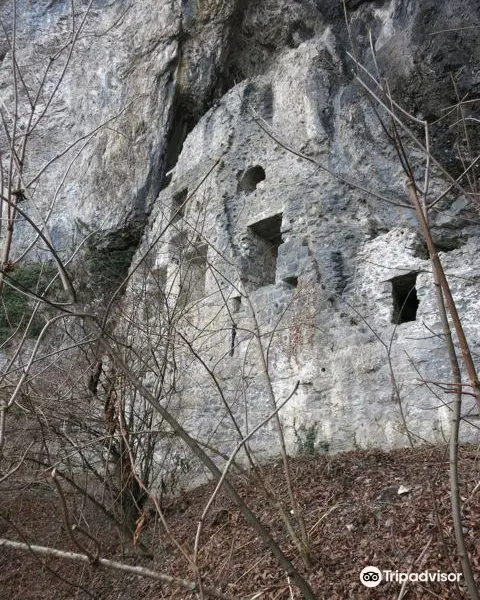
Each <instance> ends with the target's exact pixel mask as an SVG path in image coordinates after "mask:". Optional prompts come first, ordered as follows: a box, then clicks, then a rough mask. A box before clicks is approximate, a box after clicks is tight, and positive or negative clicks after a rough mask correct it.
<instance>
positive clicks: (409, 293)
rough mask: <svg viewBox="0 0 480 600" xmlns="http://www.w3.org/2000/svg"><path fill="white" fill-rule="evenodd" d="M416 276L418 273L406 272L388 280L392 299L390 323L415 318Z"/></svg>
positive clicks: (417, 303) (397, 323)
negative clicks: (390, 285)
mask: <svg viewBox="0 0 480 600" xmlns="http://www.w3.org/2000/svg"><path fill="white" fill-rule="evenodd" d="M417 276H418V273H406V274H405V275H399V276H398V277H394V278H393V279H391V280H390V281H391V283H392V299H393V311H392V323H395V324H396V325H399V324H401V323H408V322H410V321H415V320H416V319H417V309H418V305H419V301H418V296H417V288H416V283H417Z"/></svg>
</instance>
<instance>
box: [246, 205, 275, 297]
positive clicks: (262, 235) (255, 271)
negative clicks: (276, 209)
mask: <svg viewBox="0 0 480 600" xmlns="http://www.w3.org/2000/svg"><path fill="white" fill-rule="evenodd" d="M282 217H283V215H282V213H278V214H276V215H273V216H271V217H267V218H266V219H262V220H261V221H257V222H256V223H253V224H252V225H250V226H249V228H248V229H249V231H250V232H251V234H252V242H253V244H252V246H253V247H252V249H251V256H250V258H251V261H249V262H250V264H249V270H250V272H249V274H248V276H249V279H250V281H251V283H252V284H254V286H255V289H257V288H260V287H263V286H265V285H270V284H272V283H275V278H276V271H277V259H278V248H279V246H280V245H281V244H282V242H283V239H282Z"/></svg>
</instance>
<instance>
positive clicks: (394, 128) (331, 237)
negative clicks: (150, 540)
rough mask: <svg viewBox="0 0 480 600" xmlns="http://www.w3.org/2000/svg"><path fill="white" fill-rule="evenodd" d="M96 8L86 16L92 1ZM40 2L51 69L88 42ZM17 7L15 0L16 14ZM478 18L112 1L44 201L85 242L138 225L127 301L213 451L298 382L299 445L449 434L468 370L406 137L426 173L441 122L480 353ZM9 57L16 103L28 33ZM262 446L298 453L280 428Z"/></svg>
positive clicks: (88, 53)
mask: <svg viewBox="0 0 480 600" xmlns="http://www.w3.org/2000/svg"><path fill="white" fill-rule="evenodd" d="M75 4H76V5H78V7H77V8H78V15H77V19H78V21H80V19H81V18H82V14H84V13H85V10H86V7H87V4H88V3H87V2H77V3H75ZM17 5H18V13H19V14H18V27H17V47H18V48H19V50H18V56H19V57H20V59H21V64H22V66H24V68H25V72H26V74H27V75H28V77H27V79H28V81H32V82H34V81H35V77H34V75H35V72H36V71H37V72H40V71H41V69H42V68H44V66H45V65H46V64H47V63H48V60H49V57H51V56H52V53H53V52H55V50H56V49H58V48H59V47H60V46H61V45H62V44H65V43H68V41H69V40H70V38H71V35H72V34H71V15H70V13H69V10H70V3H68V2H63V1H61V0H57V1H55V0H53V1H51V2H47V1H43V0H39V1H37V2H35V1H33V2H31V3H28V2H27V1H26V0H25V1H24V2H22V1H21V0H19V1H18V2H17ZM10 11H11V8H10V2H2V15H3V16H2V19H3V20H4V22H5V23H7V22H11V20H9V16H10V14H9V13H10ZM478 23H480V8H479V6H478V3H477V2H475V1H473V0H455V1H454V2H451V1H448V2H447V1H442V2H439V1H438V0H427V1H425V0H391V1H381V0H377V1H375V2H369V1H363V2H362V1H346V2H345V6H342V3H341V2H338V1H337V0H327V1H322V2H320V1H318V0H317V1H314V0H307V1H305V2H298V1H296V0H265V1H263V2H254V1H248V0H223V1H222V0H181V1H180V0H178V1H177V0H175V1H167V0H160V1H159V0H141V1H139V0H132V1H131V2H128V3H124V2H113V3H107V2H103V1H96V2H94V3H93V5H92V9H91V11H90V14H89V16H88V18H87V20H86V21H85V24H84V27H83V29H82V30H81V33H80V35H79V36H78V41H77V43H76V46H75V49H74V52H73V53H72V58H71V59H70V64H69V65H68V68H67V70H66V72H65V76H64V79H63V81H62V83H61V85H60V86H59V90H58V94H57V95H56V96H55V99H54V101H53V102H52V105H51V106H50V107H49V113H48V114H49V116H46V118H45V119H44V120H43V121H41V122H40V125H39V128H38V130H37V131H35V133H34V134H33V135H32V137H31V141H30V142H29V143H30V144H31V150H30V153H29V155H28V157H29V158H28V164H27V172H28V176H29V177H30V178H33V177H35V175H36V174H37V173H38V172H39V171H40V170H41V169H42V167H43V165H45V164H46V163H48V161H49V160H51V158H52V157H54V156H55V155H57V154H59V153H62V152H63V151H64V150H66V148H67V147H68V145H69V144H71V143H75V145H74V146H73V147H72V148H71V149H70V150H69V151H68V152H66V153H65V155H64V156H62V158H61V159H59V160H58V161H57V162H55V163H54V164H53V165H52V166H51V167H49V168H48V169H46V170H45V171H44V173H43V174H42V176H41V177H40V178H39V179H38V184H37V185H36V186H35V187H34V188H32V192H31V194H30V197H29V201H28V211H29V212H30V213H31V214H32V215H36V214H38V213H39V212H40V213H42V214H43V215H44V217H46V215H47V211H49V210H50V209H51V216H50V217H49V222H48V225H49V230H50V234H51V237H52V241H53V242H54V244H55V245H56V246H57V248H58V249H59V250H61V251H62V252H65V253H67V252H68V251H71V250H72V249H73V248H74V247H75V245H76V244H78V243H79V241H80V240H81V239H82V236H84V235H85V233H86V232H89V233H92V232H95V231H96V232H97V233H96V234H95V235H98V236H100V238H101V239H102V240H103V243H104V244H105V245H106V246H108V245H109V244H110V245H112V244H113V245H114V244H115V239H118V237H117V236H119V235H123V236H125V235H126V233H127V234H128V236H127V237H128V240H129V241H128V245H129V247H133V248H136V249H137V251H136V254H135V256H134V258H133V262H132V265H133V266H134V267H135V268H136V271H135V273H134V275H133V276H132V280H131V283H130V287H129V289H128V291H127V294H126V296H125V297H124V300H123V309H122V311H123V314H125V313H128V314H129V315H130V317H131V318H130V319H129V324H130V325H131V324H132V323H133V322H134V323H135V329H134V331H132V330H131V329H130V330H129V331H128V335H129V337H130V343H131V345H132V347H136V356H137V357H141V360H140V362H141V364H142V369H143V370H142V377H143V379H144V381H145V382H146V383H147V385H149V386H151V387H152V389H156V390H157V391H158V390H159V391H158V394H159V397H162V393H163V392H162V389H164V388H162V389H159V388H158V378H159V374H158V368H159V367H158V364H159V363H161V361H162V360H166V364H168V369H167V371H168V373H167V375H165V373H164V375H165V378H164V380H168V382H169V386H170V387H169V398H170V400H171V401H172V402H175V403H176V404H175V405H176V407H177V410H178V411H179V412H180V413H181V414H182V415H183V418H184V420H185V423H186V424H187V427H188V428H189V429H190V430H191V431H194V432H195V433H196V434H197V435H198V437H200V438H201V439H203V440H204V441H205V442H206V443H208V444H209V445H210V446H217V447H219V448H220V450H221V451H223V452H226V451H228V450H229V449H231V448H232V444H234V443H236V442H237V441H238V436H239V432H238V430H237V429H236V428H235V426H234V425H233V424H232V416H234V417H235V420H236V422H237V424H238V427H239V428H240V429H241V431H242V432H243V433H245V432H247V431H250V430H252V428H253V427H255V426H256V425H257V424H258V423H259V422H260V421H261V420H262V419H263V418H264V417H265V416H266V415H268V414H269V413H270V412H271V411H272V401H274V402H276V403H277V404H279V403H281V402H283V401H284V400H285V399H286V398H288V397H289V396H290V395H291V396H292V397H291V398H290V400H289V401H288V403H287V404H286V405H285V407H284V408H282V410H281V413H280V415H281V419H282V423H283V425H284V431H285V436H286V440H287V445H288V448H289V451H290V452H295V451H297V450H300V451H304V452H314V451H323V450H327V449H330V450H345V449H351V448H355V447H365V446H369V445H379V446H384V447H391V446H400V445H406V444H408V443H409V437H410V440H413V441H417V440H431V441H441V440H443V439H444V438H445V437H448V428H449V425H448V420H449V402H450V401H451V396H450V395H449V394H448V393H445V390H444V389H442V387H439V386H438V385H436V384H435V383H428V382H443V383H445V382H448V381H450V378H451V376H450V373H449V366H448V360H447V357H446V351H445V348H444V344H443V341H442V332H441V324H440V319H439V316H438V314H437V310H436V306H435V298H434V293H433V281H432V273H431V267H430V263H429V260H428V253H427V251H426V246H425V242H424V240H423V238H422V236H421V235H420V232H419V229H418V226H417V222H416V219H415V214H414V212H413V211H412V209H411V208H410V207H409V197H408V192H407V189H406V185H405V182H406V175H405V172H404V170H403V169H402V156H401V154H400V156H399V153H398V152H397V151H396V150H395V147H394V145H393V144H392V139H391V138H392V137H394V136H398V139H400V140H401V141H402V145H403V148H404V150H405V153H406V155H407V156H408V160H409V162H410V165H411V168H412V170H413V174H414V175H415V177H416V178H417V180H418V182H419V185H421V186H423V181H424V177H425V169H426V166H427V161H426V152H425V150H424V149H423V148H422V145H421V144H423V146H425V144H426V141H425V138H424V130H423V125H422V124H421V122H422V121H423V120H426V121H427V122H428V123H429V138H428V143H429V148H430V150H431V154H432V156H433V157H434V158H435V159H436V160H437V161H438V163H437V162H436V161H435V160H433V159H432V160H430V161H429V164H428V168H429V187H428V195H427V202H433V201H435V200H436V199H437V198H438V197H440V196H441V199H440V200H439V201H437V202H436V203H435V205H434V207H433V208H432V210H431V211H430V221H431V226H432V231H433V234H434V239H435V241H436V243H437V245H438V249H439V251H440V253H441V257H442V260H443V261H444V265H445V269H446V272H447V275H448V277H449V280H450V284H451V286H452V290H453V294H454V296H455V298H456V299H457V301H458V305H459V309H460V310H461V313H462V317H463V321H464V326H465V328H466V331H467V334H468V336H469V341H470V343H471V346H472V350H473V352H474V356H477V355H478V351H479V350H480V347H479V333H480V326H479V323H478V311H479V308H480V305H479V304H480V303H479V294H478V290H479V279H478V278H479V273H480V270H479V269H480V264H479V259H478V255H479V252H478V251H479V249H480V237H479V234H480V229H479V225H478V223H479V217H478V206H479V204H480V198H479V197H478V195H475V192H476V189H477V186H478V183H477V170H476V167H475V166H473V167H472V168H470V169H469V170H468V173H467V175H464V176H463V177H461V178H460V179H459V183H460V185H453V184H452V180H451V179H449V178H448V177H447V175H446V173H445V171H447V172H448V173H450V176H451V177H452V178H459V177H460V176H461V175H462V173H463V171H464V170H465V169H467V167H468V166H469V165H470V163H471V161H472V160H475V158H476V156H477V154H478V151H479V142H478V140H479V137H478V135H477V128H478V123H477V120H476V114H477V109H478V106H477V103H476V102H477V100H478V97H479V92H480V89H479V88H480V48H479V46H478V43H477V38H478V29H476V28H475V27H476V24H478ZM9 26H10V25H9ZM77 27H78V24H77ZM69 36H70V38H69ZM1 54H2V55H3V63H2V71H1V80H0V91H1V94H2V98H3V102H4V106H5V105H7V104H8V102H9V101H10V104H11V101H12V99H13V91H12V90H13V87H12V76H11V49H10V47H9V46H8V44H4V45H3V50H2V52H1ZM65 60H66V59H65V58H62V60H60V61H59V62H58V63H57V62H55V63H54V68H53V71H54V73H53V75H55V76H56V77H59V76H60V75H61V73H62V69H63V65H64V64H65ZM62 61H63V62H62ZM49 77H50V75H49ZM49 81H50V80H49ZM54 81H55V79H54V77H52V82H54ZM376 81H381V82H382V83H383V85H384V86H385V85H386V83H385V82H388V89H389V90H390V92H391V95H392V98H393V99H394V100H395V101H396V102H398V104H399V105H400V106H401V107H403V109H404V110H405V111H408V112H409V113H410V114H411V116H412V118H409V117H407V116H406V114H405V113H403V112H401V109H400V108H397V107H396V106H394V105H391V106H393V109H394V112H395V114H396V115H398V121H397V122H395V123H393V122H392V120H391V119H390V118H389V115H388V113H387V110H386V109H385V103H386V104H388V100H386V98H385V95H384V94H383V92H382V91H381V90H380V89H379V87H378V86H377V84H376ZM28 85H30V84H28ZM31 85H32V89H33V83H32V84H31ZM50 85H51V86H52V85H54V84H53V83H52V84H50ZM27 87H28V86H27ZM365 87H368V88H369V89H370V90H371V91H372V92H373V94H375V95H373V94H371V93H368V92H367V91H366V89H365ZM20 88H21V91H20V101H21V103H22V106H23V105H25V103H26V102H27V98H26V92H25V89H23V88H22V87H21V86H20ZM384 89H385V88H384ZM42 102H43V99H42V98H41V99H40V102H39V108H38V110H41V106H42ZM380 102H382V103H384V106H382V104H381V103H380ZM400 120H401V121H402V123H404V124H405V125H406V127H403V128H402V124H401V123H400ZM407 127H408V129H407ZM413 137H417V139H418V140H420V142H421V144H419V143H416V142H414V140H413ZM440 165H442V166H443V168H444V169H445V171H443V170H442V168H441V166H440ZM460 188H461V189H460ZM445 192H448V193H445ZM51 207H53V208H51ZM18 235H19V236H20V237H19V238H18V244H19V246H20V243H24V242H25V240H28V239H29V236H31V235H32V234H31V232H29V231H28V229H27V227H26V226H25V227H24V226H22V227H21V229H19V233H18ZM95 239H99V238H95ZM119 314H120V313H119ZM133 317H135V319H133ZM171 342H172V343H173V347H174V349H172V347H168V348H166V346H168V345H169V344H170V343H171ZM447 387H448V386H447ZM443 388H445V386H443ZM473 406H474V403H473V402H469V401H466V404H465V406H464V413H465V415H468V417H467V418H466V419H465V422H464V427H463V433H464V435H465V436H466V437H468V436H473V435H474V432H475V424H476V423H477V419H478V415H477V411H476V410H474V408H473ZM251 444H252V448H254V449H256V450H257V451H259V452H260V453H261V454H262V455H263V456H264V457H268V456H273V455H276V454H277V453H278V443H277V437H276V433H275V430H274V427H273V425H272V424H271V422H270V423H268V424H267V425H266V426H265V427H264V428H263V429H261V430H260V432H259V433H257V434H256V435H255V436H254V438H253V439H252V440H251Z"/></svg>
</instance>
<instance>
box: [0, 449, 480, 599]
mask: <svg viewBox="0 0 480 600" xmlns="http://www.w3.org/2000/svg"><path fill="white" fill-rule="evenodd" d="M460 455H461V458H460V472H461V477H462V482H461V483H462V485H461V493H462V497H463V499H464V504H463V508H464V526H465V533H466V539H467V547H468V550H469V552H470V556H471V559H472V561H473V564H474V568H475V571H476V573H478V575H479V578H480V550H479V542H480V525H479V521H480V503H479V497H480V485H479V486H478V489H477V487H476V486H477V484H479V482H480V474H479V462H478V460H479V457H478V456H477V449H476V448H474V447H472V446H469V447H463V448H462V449H461V453H460ZM292 468H293V473H294V477H295V488H296V490H297V494H298V498H299V501H300V505H301V506H302V508H303V510H304V511H305V517H306V522H307V528H308V530H309V533H310V539H311V551H312V557H313V561H314V568H313V569H312V571H311V572H310V573H306V572H304V571H303V570H302V567H301V564H300V561H299V559H298V557H297V556H296V553H295V551H294V548H293V545H292V544H291V543H290V540H289V538H288V535H287V533H286V531H285V528H284V526H283V523H282V522H281V520H280V519H279V518H278V516H277V515H276V514H275V511H274V509H272V508H271V507H270V506H269V504H268V503H267V502H266V500H265V498H264V495H263V493H261V492H260V491H259V490H258V489H257V487H256V486H255V484H254V483H253V481H252V480H247V479H245V478H238V479H237V480H236V485H237V487H238V489H239V491H240V492H241V494H242V496H243V497H244V498H245V499H246V501H247V503H248V504H249V505H250V507H251V508H253V509H254V511H255V512H256V514H257V515H258V516H259V518H260V519H261V520H262V522H264V523H265V524H268V526H269V528H270V530H271V531H272V533H273V534H274V536H275V538H276V539H277V540H278V541H279V542H280V544H281V546H282V549H283V551H284V552H285V553H286V554H287V556H288V557H289V558H291V559H292V560H293V561H294V563H295V565H296V566H297V567H298V568H299V569H300V570H301V571H302V573H303V574H304V576H305V577H307V578H308V580H309V582H310V584H311V585H312V587H313V589H314V590H315V593H316V594H317V597H318V599H319V600H336V599H338V600H348V599H355V600H357V599H360V600H362V599H364V598H365V599H366V598H374V599H379V600H380V599H390V598H392V599H396V598H398V596H399V593H400V590H401V584H400V583H398V582H392V583H386V582H382V583H381V584H380V585H379V586H378V587H377V588H373V589H367V588H365V587H364V586H363V585H362V584H361V583H360V580H359V573H360V571H361V570H362V568H363V567H365V566H367V565H373V566H377V567H379V568H380V569H382V570H385V569H388V570H391V571H396V570H398V571H400V572H407V571H408V570H409V569H411V570H412V571H414V572H415V571H418V572H420V571H425V570H428V571H430V572H435V571H437V570H440V571H443V572H451V571H454V572H460V565H459V561H458V559H457V557H456V552H455V542H454V537H453V531H452V522H451V518H450V506H449V483H448V456H447V452H446V450H445V448H438V447H435V448H434V447H429V446H424V447H421V448H418V449H415V450H408V449H402V450H395V451H391V452H381V451H377V450H372V451H356V452H347V453H342V454H338V455H335V456H326V455H322V456H314V457H308V458H297V459H292ZM264 473H265V478H267V479H268V480H269V481H270V483H271V484H272V485H273V486H274V487H275V490H276V492H277V494H278V495H279V497H280V498H281V500H282V501H283V502H285V503H287V493H286V489H285V485H284V483H282V481H283V480H282V469H281V466H280V465H268V466H266V467H264ZM400 486H404V488H406V489H407V490H408V491H406V492H405V493H404V494H398V489H399V487H400ZM212 490H213V486H212V485H205V486H203V487H201V488H199V489H196V490H195V491H192V492H189V493H186V494H183V495H182V496H181V497H178V498H176V499H175V500H172V501H171V502H170V503H169V505H168V506H166V507H165V515H166V518H167V520H168V523H169V525H170V527H171V530H172V531H173V533H174V535H175V537H176V539H177V541H178V542H180V543H181V544H183V545H184V547H185V548H187V549H188V550H189V551H190V552H191V551H192V550H193V542H194V538H195V532H196V528H197V524H198V519H199V517H200V515H201V512H202V510H203V507H204V506H205V504H206V502H207V501H208V498H209V497H210V494H211V493H212ZM69 502H70V503H71V510H72V515H73V516H74V517H75V519H77V520H78V523H79V524H81V526H82V527H83V528H84V529H85V528H87V527H88V528H89V531H90V533H91V534H92V535H94V536H95V537H97V539H99V541H100V542H101V550H102V556H104V557H106V558H115V559H116V560H124V561H125V562H128V563H130V564H137V565H143V566H146V567H148V568H155V569H157V570H159V571H162V572H164V573H168V574H170V575H176V576H180V577H183V578H186V579H193V578H194V575H193V573H192V571H191V569H190V568H189V567H188V565H187V564H186V561H185V559H184V558H183V557H181V555H180V554H179V552H178V550H177V549H176V548H175V546H174V544H173V543H172V541H171V540H170V539H169V538H168V536H167V535H166V533H165V531H164V530H163V529H162V526H161V525H160V524H159V522H158V520H156V519H155V518H152V517H150V518H149V519H148V522H147V521H145V522H144V524H143V527H142V531H141V532H137V533H141V538H142V540H143V541H144V542H145V543H148V544H151V546H152V548H153V550H154V559H153V560H151V559H147V558H144V557H139V556H136V555H135V548H134V547H133V544H130V545H129V546H128V547H125V545H123V548H122V542H121V536H120V535H119V533H118V532H117V531H116V529H115V527H114V526H112V525H111V524H110V523H107V522H105V517H103V516H102V515H100V514H99V513H98V511H97V512H96V511H95V510H94V509H93V508H92V507H91V506H89V505H88V503H85V502H83V501H82V500H81V499H79V498H76V499H74V498H73V497H69ZM0 516H1V517H2V518H1V519H0V537H8V538H10V539H17V540H22V541H24V540H25V539H28V540H29V541H31V542H32V543H37V544H41V545H50V546H54V547H58V548H62V549H69V550H73V551H75V550H76V549H75V547H72V542H71V541H70V540H69V538H68V536H67V535H66V532H65V529H64V525H63V520H62V513H61V508H60V506H59V503H58V499H57V498H56V497H55V494H54V492H53V490H52V489H51V487H50V485H49V484H48V483H46V482H45V481H43V482H37V483H36V484H34V485H29V486H27V487H22V486H21V485H20V482H19V481H15V482H12V481H11V480H10V481H9V489H8V490H7V489H6V487H5V486H4V487H3V488H2V489H0ZM132 541H133V536H132ZM422 552H423V556H422ZM420 557H421V559H420ZM199 566H200V571H201V573H202V580H203V582H204V583H205V585H209V586H211V587H214V588H217V589H221V590H223V591H224V593H226V594H230V595H231V597H232V598H236V599H239V600H240V599H242V600H243V599H247V598H252V597H253V596H254V595H255V594H257V593H260V592H261V593H260V595H259V596H257V597H256V598H257V599H258V600H260V599H264V600H267V599H268V600H287V599H289V600H292V598H293V599H295V600H296V599H297V598H299V595H298V592H297V591H296V590H295V589H292V590H291V589H290V586H289V580H288V578H287V576H286V574H285V573H283V572H282V571H280V570H279V569H278V567H277V566H276V563H275V560H274V558H273V557H272V556H271V555H270V554H269V552H268V551H267V550H266V549H265V547H263V546H262V544H261V542H260V541H259V540H258V539H257V537H256V536H255V533H254V532H253V531H252V530H251V528H250V527H249V526H248V525H247V524H246V523H245V521H244V520H243V518H242V516H241V515H240V513H239V511H238V509H237V508H236V507H235V506H234V505H232V503H231V502H230V501H229V500H228V499H227V498H226V497H224V496H222V495H220V496H219V497H218V498H217V499H216V500H215V502H214V505H213V507H212V510H211V511H210V513H209V515H208V517H207V520H206V522H205V526H204V530H203V534H202V537H201V544H200V553H199ZM79 586H81V587H79ZM88 597H93V598H96V599H101V600H120V599H125V600H126V599H136V598H142V599H144V600H160V599H167V598H168V599H172V598H176V599H184V600H187V599H190V598H198V596H197V595H195V594H192V593H189V592H185V591H183V590H179V589H177V588H175V589H174V588H171V589H169V588H168V587H167V586H165V585H161V584H159V583H158V582H154V581H149V580H145V579H141V578H138V577H135V576H132V575H126V574H120V573H115V572H108V573H107V572H105V571H102V570H100V569H98V568H95V567H89V566H85V565H77V564H75V563H66V562H60V561H58V560H49V561H45V560H44V559H42V560H39V559H38V558H36V557H35V556H33V555H27V554H20V553H17V552H14V551H10V550H9V551H3V552H2V553H1V554H0V598H2V599H3V598H5V599H9V600H15V599H17V598H18V599H20V598H22V600H25V599H27V600H28V599H38V598H48V599H59V600H60V599H70V598H71V599H74V598H75V599H77V598H78V599H83V598H88ZM424 598H432V599H434V598H441V599H445V600H447V599H451V598H453V599H454V598H466V592H465V589H464V587H463V586H462V585H461V584H460V586H459V587H457V586H456V585H455V584H452V583H436V582H435V583H420V582H415V583H408V585H407V586H406V588H405V595H404V599H407V600H414V599H424Z"/></svg>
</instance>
